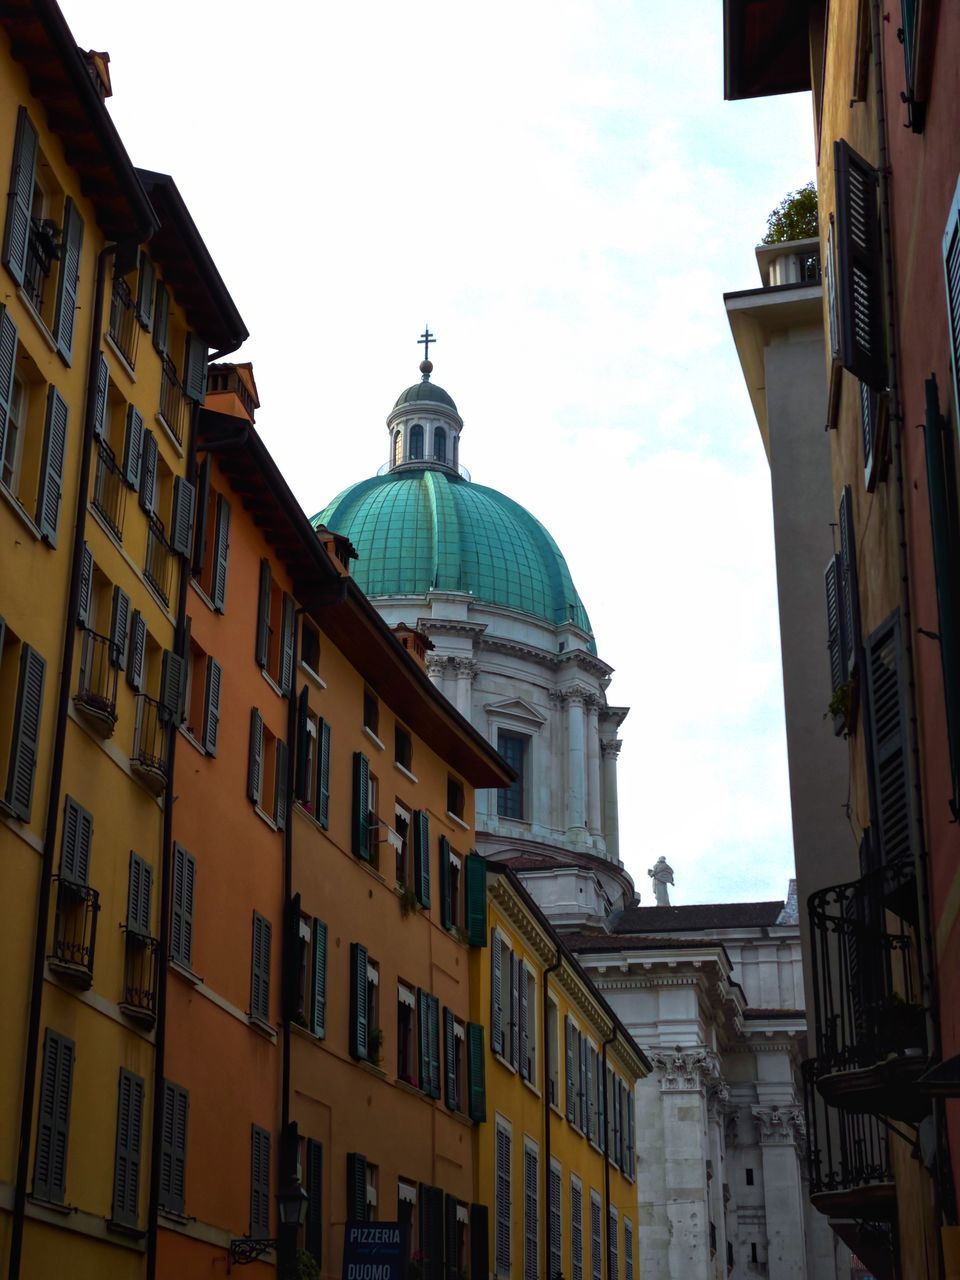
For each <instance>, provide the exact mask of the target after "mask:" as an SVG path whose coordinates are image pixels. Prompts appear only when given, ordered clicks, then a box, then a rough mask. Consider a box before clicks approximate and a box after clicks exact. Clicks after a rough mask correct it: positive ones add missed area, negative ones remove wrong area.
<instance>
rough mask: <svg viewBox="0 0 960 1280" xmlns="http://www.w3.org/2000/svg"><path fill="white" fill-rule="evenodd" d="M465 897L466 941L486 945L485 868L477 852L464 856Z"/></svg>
mask: <svg viewBox="0 0 960 1280" xmlns="http://www.w3.org/2000/svg"><path fill="white" fill-rule="evenodd" d="M464 875H465V877H466V879H465V899H466V908H467V909H466V916H467V941H468V942H469V943H470V945H471V947H485V946H486V945H487V868H486V864H485V862H484V860H483V858H482V857H481V856H480V855H479V854H478V853H468V854H467V858H466V870H465V872H464Z"/></svg>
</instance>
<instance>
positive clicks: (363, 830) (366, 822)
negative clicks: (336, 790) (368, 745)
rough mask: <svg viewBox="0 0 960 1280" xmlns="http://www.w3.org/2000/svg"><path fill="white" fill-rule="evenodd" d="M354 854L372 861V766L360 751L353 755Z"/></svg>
mask: <svg viewBox="0 0 960 1280" xmlns="http://www.w3.org/2000/svg"><path fill="white" fill-rule="evenodd" d="M352 836H353V839H352V846H353V852H354V854H355V855H356V857H358V858H363V859H364V861H366V862H369V861H370V765H369V762H368V761H367V757H366V756H365V755H363V753H362V752H360V751H355V752H354V755H353V824H352Z"/></svg>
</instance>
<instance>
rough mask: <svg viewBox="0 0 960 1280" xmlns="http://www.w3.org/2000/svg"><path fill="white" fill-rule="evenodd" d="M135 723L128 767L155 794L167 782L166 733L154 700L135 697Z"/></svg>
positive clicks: (167, 744) (167, 741)
mask: <svg viewBox="0 0 960 1280" xmlns="http://www.w3.org/2000/svg"><path fill="white" fill-rule="evenodd" d="M136 701H137V721H136V729H135V731H134V736H133V752H132V754H131V756H130V768H131V769H132V770H133V772H134V773H135V774H136V775H137V777H138V778H139V779H140V780H141V781H142V782H144V783H146V785H147V786H148V787H149V788H150V790H151V791H153V792H155V793H156V794H157V795H159V793H160V792H161V791H162V790H163V788H164V787H165V786H166V782H167V758H168V757H167V751H168V746H169V730H168V725H167V722H166V720H165V719H164V718H163V714H162V711H161V708H160V703H159V702H157V700H156V698H150V697H148V696H147V695H146V694H145V693H138V694H137V699H136Z"/></svg>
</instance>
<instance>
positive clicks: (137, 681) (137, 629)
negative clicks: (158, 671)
mask: <svg viewBox="0 0 960 1280" xmlns="http://www.w3.org/2000/svg"><path fill="white" fill-rule="evenodd" d="M146 657H147V624H146V623H145V622H144V620H143V617H142V615H141V613H140V610H139V609H134V611H133V616H132V617H131V619H130V651H129V657H128V660H127V684H128V685H129V686H130V688H131V689H134V690H136V692H137V693H140V692H141V691H142V690H143V675H144V664H145V662H146Z"/></svg>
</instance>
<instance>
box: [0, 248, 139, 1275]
mask: <svg viewBox="0 0 960 1280" xmlns="http://www.w3.org/2000/svg"><path fill="white" fill-rule="evenodd" d="M116 252H117V246H116V245H115V244H109V245H106V246H105V247H104V248H103V249H101V250H100V253H99V254H98V255H97V280H96V287H95V289H94V295H93V316H92V322H91V327H90V350H89V352H88V354H87V393H86V398H85V402H84V407H83V439H82V441H81V444H80V475H79V479H78V483H77V506H76V512H75V514H74V527H73V548H72V554H71V559H70V584H69V587H68V589H67V611H66V617H65V619H64V632H63V654H62V658H61V664H60V685H59V689H58V693H57V719H56V725H55V728H54V739H53V756H52V760H51V765H50V790H49V793H48V795H47V815H46V823H45V826H44V835H43V861H42V863H41V866H40V890H39V894H38V897H37V925H36V932H35V934H34V941H33V973H32V978H31V986H30V1010H29V1014H28V1019H27V1045H26V1055H25V1060H24V1068H23V1095H22V1102H21V1105H20V1145H19V1150H18V1152H17V1181H16V1186H15V1188H14V1194H13V1226H12V1228H11V1232H10V1260H9V1265H8V1268H7V1275H8V1276H9V1280H19V1276H20V1262H21V1258H22V1256H23V1226H24V1217H25V1214H26V1208H27V1174H28V1173H29V1170H30V1145H31V1140H32V1136H33V1104H34V1098H35V1097H36V1082H37V1055H38V1053H39V1049H40V1017H41V1013H42V1006H43V967H44V953H45V952H46V949H47V927H48V925H49V922H50V887H51V880H52V878H53V856H54V851H55V849H56V841H57V822H58V819H59V816H60V787H61V784H62V782H63V757H64V752H65V748H66V740H67V713H68V711H69V707H70V687H71V682H72V679H73V653H74V649H75V648H76V635H77V625H76V624H77V609H78V607H79V603H80V571H81V565H82V561H83V535H84V532H85V530H86V522H87V490H88V489H89V487H90V465H91V455H92V452H93V449H92V446H93V427H94V417H95V414H96V403H97V361H98V357H99V355H100V331H101V329H102V327H103V298H104V294H105V292H106V278H107V268H108V266H109V263H110V259H111V258H112V257H113V256H114V254H115V253H116Z"/></svg>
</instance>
